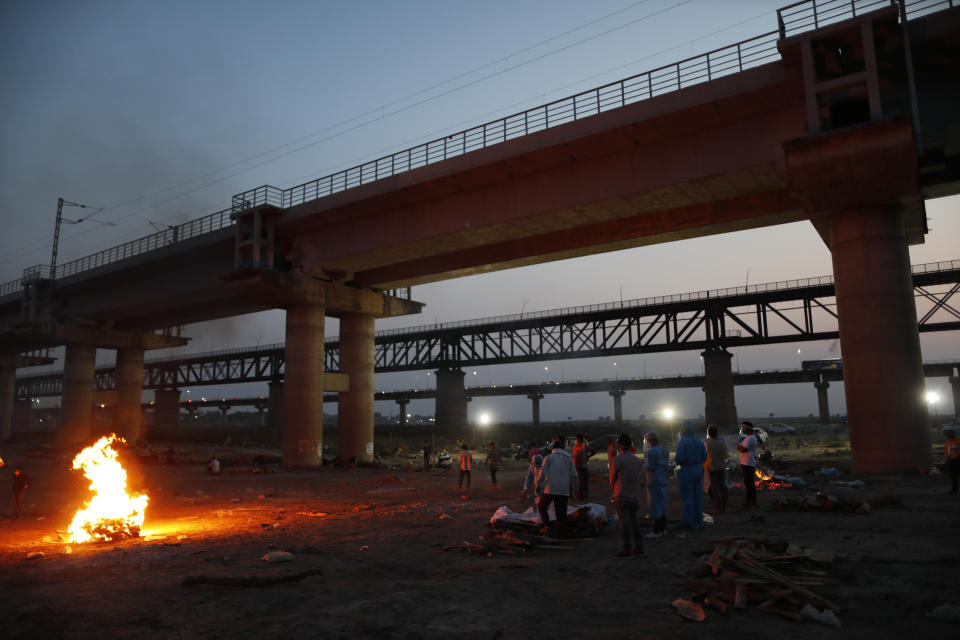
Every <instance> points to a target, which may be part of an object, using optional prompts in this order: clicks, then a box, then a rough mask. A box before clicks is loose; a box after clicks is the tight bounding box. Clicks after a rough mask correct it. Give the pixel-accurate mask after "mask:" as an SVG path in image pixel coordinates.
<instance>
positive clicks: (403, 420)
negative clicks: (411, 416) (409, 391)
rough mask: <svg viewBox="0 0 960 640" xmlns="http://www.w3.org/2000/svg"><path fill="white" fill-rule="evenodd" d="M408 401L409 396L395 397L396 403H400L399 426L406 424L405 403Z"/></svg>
mask: <svg viewBox="0 0 960 640" xmlns="http://www.w3.org/2000/svg"><path fill="white" fill-rule="evenodd" d="M409 402H410V398H397V400H396V403H397V404H398V405H400V426H401V427H405V426H406V425H407V404H408V403H409Z"/></svg>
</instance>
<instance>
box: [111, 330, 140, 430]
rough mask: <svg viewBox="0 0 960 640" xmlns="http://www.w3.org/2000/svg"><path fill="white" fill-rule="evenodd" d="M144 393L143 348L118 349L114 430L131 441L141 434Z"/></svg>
mask: <svg viewBox="0 0 960 640" xmlns="http://www.w3.org/2000/svg"><path fill="white" fill-rule="evenodd" d="M142 395H143V349H134V348H130V349H117V404H116V405H115V406H114V408H113V430H114V432H115V433H116V434H117V435H119V436H123V437H124V438H126V439H127V441H129V442H136V441H137V440H139V439H140V436H141V424H142V423H141V421H140V399H141V396H142Z"/></svg>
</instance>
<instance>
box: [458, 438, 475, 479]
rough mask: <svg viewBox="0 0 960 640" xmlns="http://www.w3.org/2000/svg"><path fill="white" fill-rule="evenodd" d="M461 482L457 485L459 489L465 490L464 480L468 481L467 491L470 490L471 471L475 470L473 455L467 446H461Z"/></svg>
mask: <svg viewBox="0 0 960 640" xmlns="http://www.w3.org/2000/svg"><path fill="white" fill-rule="evenodd" d="M460 449H461V450H460V482H459V483H458V484H457V489H462V488H463V479H464V478H466V479H467V489H469V488H470V469H472V468H473V455H471V454H470V450H469V449H467V445H466V444H462V445H460Z"/></svg>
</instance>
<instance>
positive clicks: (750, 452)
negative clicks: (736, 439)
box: [737, 420, 757, 511]
mask: <svg viewBox="0 0 960 640" xmlns="http://www.w3.org/2000/svg"><path fill="white" fill-rule="evenodd" d="M740 429H741V431H743V438H742V439H741V440H740V444H738V445H737V451H739V452H740V471H741V472H743V488H744V490H745V491H746V496H745V497H744V500H743V506H742V507H740V510H741V511H742V510H744V509H756V508H757V437H756V436H755V435H753V423H752V422H750V421H749V420H744V421H743V422H741V423H740Z"/></svg>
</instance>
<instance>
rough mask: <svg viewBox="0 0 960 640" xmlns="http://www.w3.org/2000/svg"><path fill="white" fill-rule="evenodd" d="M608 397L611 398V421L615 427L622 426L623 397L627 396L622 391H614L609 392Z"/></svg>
mask: <svg viewBox="0 0 960 640" xmlns="http://www.w3.org/2000/svg"><path fill="white" fill-rule="evenodd" d="M609 393H610V396H611V397H612V398H613V421H614V423H615V424H617V425H622V424H623V396H625V395H627V392H626V391H624V390H623V389H614V390H613V391H610V392H609Z"/></svg>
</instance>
